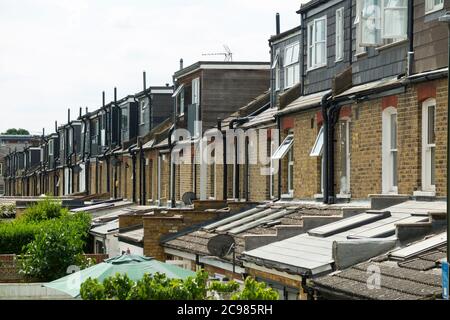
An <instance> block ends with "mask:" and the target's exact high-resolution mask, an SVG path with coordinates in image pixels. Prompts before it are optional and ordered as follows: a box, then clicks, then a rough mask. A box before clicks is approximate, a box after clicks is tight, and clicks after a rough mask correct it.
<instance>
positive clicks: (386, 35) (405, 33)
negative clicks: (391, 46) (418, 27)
mask: <svg viewBox="0 0 450 320" xmlns="http://www.w3.org/2000/svg"><path fill="white" fill-rule="evenodd" d="M381 1H382V8H383V14H382V16H381V21H382V29H381V31H382V32H381V37H382V40H386V39H393V40H394V41H400V40H403V39H406V38H407V37H408V0H403V1H404V3H405V4H406V7H401V6H397V7H386V6H385V5H386V1H389V2H390V1H392V0H381ZM396 11H404V12H403V13H404V18H405V20H406V22H405V25H404V26H403V28H404V30H403V33H398V34H395V33H391V34H389V33H387V31H386V29H387V28H386V25H385V24H386V23H389V22H390V21H392V19H386V16H387V13H388V12H396ZM397 18H398V17H397ZM396 20H398V19H396Z"/></svg>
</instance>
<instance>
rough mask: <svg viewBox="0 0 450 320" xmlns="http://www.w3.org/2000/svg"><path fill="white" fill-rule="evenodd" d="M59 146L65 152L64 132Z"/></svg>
mask: <svg viewBox="0 0 450 320" xmlns="http://www.w3.org/2000/svg"><path fill="white" fill-rule="evenodd" d="M59 144H60V149H61V150H63V151H64V148H65V144H66V143H65V137H64V132H61V134H60V137H59Z"/></svg>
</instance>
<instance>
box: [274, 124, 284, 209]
mask: <svg viewBox="0 0 450 320" xmlns="http://www.w3.org/2000/svg"><path fill="white" fill-rule="evenodd" d="M276 118H277V127H278V141H279V143H281V118H280V117H279V116H277V117H276ZM282 165H283V163H282V161H281V159H280V160H278V190H277V192H278V197H277V198H276V199H275V200H274V201H275V202H277V201H280V200H281V179H282V170H281V167H282Z"/></svg>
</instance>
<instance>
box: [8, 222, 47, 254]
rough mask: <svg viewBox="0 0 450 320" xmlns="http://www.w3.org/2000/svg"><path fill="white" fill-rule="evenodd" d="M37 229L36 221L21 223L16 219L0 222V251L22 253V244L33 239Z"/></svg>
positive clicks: (38, 226) (38, 227) (38, 228)
mask: <svg viewBox="0 0 450 320" xmlns="http://www.w3.org/2000/svg"><path fill="white" fill-rule="evenodd" d="M39 230H40V225H39V224H36V223H22V222H20V221H17V220H16V221H6V222H3V223H0V253H1V254H20V253H22V248H23V246H24V245H26V244H28V243H30V242H31V241H33V239H34V237H35V235H36V234H37V233H38V232H39Z"/></svg>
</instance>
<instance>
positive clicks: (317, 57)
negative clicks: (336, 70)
mask: <svg viewBox="0 0 450 320" xmlns="http://www.w3.org/2000/svg"><path fill="white" fill-rule="evenodd" d="M326 28H327V17H326V16H324V17H322V18H319V19H315V20H314V21H312V22H310V23H309V24H308V69H309V70H310V69H315V68H320V67H323V66H326V64H327V39H326V35H327V30H326Z"/></svg>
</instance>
